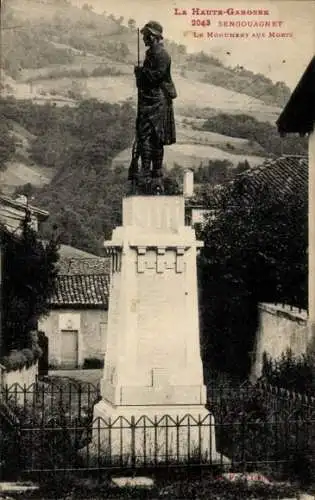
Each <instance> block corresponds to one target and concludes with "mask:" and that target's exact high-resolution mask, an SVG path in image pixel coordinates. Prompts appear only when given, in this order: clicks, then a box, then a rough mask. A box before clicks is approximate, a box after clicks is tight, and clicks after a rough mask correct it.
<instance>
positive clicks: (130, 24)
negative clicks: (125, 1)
mask: <svg viewBox="0 0 315 500" xmlns="http://www.w3.org/2000/svg"><path fill="white" fill-rule="evenodd" d="M136 27H137V25H136V21H135V20H134V19H132V18H130V19H128V28H129V29H130V30H131V31H134V30H135V29H136Z"/></svg>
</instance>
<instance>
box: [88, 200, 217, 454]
mask: <svg viewBox="0 0 315 500" xmlns="http://www.w3.org/2000/svg"><path fill="white" fill-rule="evenodd" d="M184 209H185V206H184V198H183V197H175V196H174V197H173V196H172V197H170V196H147V197H144V196H133V197H129V198H125V199H124V200H123V225H122V227H117V228H116V229H115V230H114V231H113V235H112V240H111V241H110V242H106V244H105V245H106V247H107V249H108V253H110V254H111V255H112V265H113V275H112V281H111V290H110V299H109V313H108V334H107V345H106V354H105V368H104V376H103V379H102V381H101V395H102V401H100V402H99V403H98V404H97V405H96V406H95V408H94V418H97V417H101V419H102V423H101V424H99V427H104V429H103V431H102V432H101V435H102V437H101V442H102V443H103V445H104V450H105V449H106V450H107V452H108V450H109V453H110V455H111V456H113V455H117V456H118V455H119V454H123V455H124V456H130V454H136V455H137V456H138V457H139V456H140V457H141V456H148V454H149V455H150V456H151V455H152V456H153V455H155V458H156V459H160V460H163V459H164V458H165V453H166V454H167V456H170V455H172V456H173V454H175V455H176V456H177V458H178V457H179V456H180V457H181V458H185V457H186V458H187V456H188V455H189V456H191V454H192V453H196V452H197V451H196V450H198V453H199V454H200V453H202V456H207V457H208V459H210V460H217V459H218V456H217V453H216V446H215V433H214V422H213V418H212V416H211V415H209V413H208V411H207V410H206V408H205V406H204V405H205V403H206V387H205V385H204V384H203V370H202V362H201V356H200V339H199V314H198V293H197V270H196V251H197V249H198V247H201V246H202V243H201V242H199V241H196V237H195V232H194V231H193V230H192V229H191V228H190V227H187V226H185V222H184V221H185V213H184ZM165 415H168V419H169V420H168V423H167V422H166V421H165V417H164V416H165ZM187 415H190V417H189V418H190V423H189V418H188V421H187ZM144 416H145V418H144ZM119 417H124V420H123V421H122V420H121V419H119ZM142 417H143V418H142ZM145 420H146V422H145V423H143V422H144V421H145ZM122 422H123V423H122ZM158 422H160V424H159V428H158V429H157V423H158ZM129 424H130V426H129ZM107 426H109V428H107ZM122 427H123V430H122ZM188 427H190V429H189V430H188ZM166 428H167V429H168V430H167V434H165V432H166V431H165V429H166ZM144 429H145V430H144ZM95 432H96V430H95ZM95 432H94V435H95ZM98 434H99V432H98ZM185 436H186V437H185ZM95 438H96V436H95ZM98 440H99V441H100V438H99V436H98ZM198 443H199V444H198ZM161 450H164V451H161ZM194 450H195V451H194ZM175 455H174V456H175Z"/></svg>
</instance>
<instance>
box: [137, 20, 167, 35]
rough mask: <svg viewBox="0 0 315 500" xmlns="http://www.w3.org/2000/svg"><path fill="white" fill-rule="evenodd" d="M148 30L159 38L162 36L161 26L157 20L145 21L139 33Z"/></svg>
mask: <svg viewBox="0 0 315 500" xmlns="http://www.w3.org/2000/svg"><path fill="white" fill-rule="evenodd" d="M146 31H148V32H149V33H151V34H152V35H154V36H158V37H159V38H163V27H162V26H161V24H160V23H158V22H157V21H149V22H147V23H146V24H145V25H144V26H143V28H142V29H141V30H140V33H145V32H146Z"/></svg>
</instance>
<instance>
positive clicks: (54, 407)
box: [2, 380, 315, 476]
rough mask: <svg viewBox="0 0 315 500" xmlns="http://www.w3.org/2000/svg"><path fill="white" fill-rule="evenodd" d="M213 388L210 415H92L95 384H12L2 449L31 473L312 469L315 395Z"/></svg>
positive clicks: (6, 392) (314, 463) (12, 464)
mask: <svg viewBox="0 0 315 500" xmlns="http://www.w3.org/2000/svg"><path fill="white" fill-rule="evenodd" d="M208 396H209V410H210V413H209V414H206V415H204V414H203V415H198V416H196V415H190V414H187V415H184V416H181V417H179V416H175V417H174V416H172V415H163V414H161V415H159V416H154V417H153V418H150V417H149V416H148V415H139V417H135V416H133V417H130V418H125V417H122V416H119V417H117V418H115V419H114V418H93V407H94V404H95V403H96V402H98V401H99V399H100V389H99V386H98V385H93V384H90V383H76V382H73V381H70V380H68V381H66V380H63V381H62V382H61V381H58V380H51V381H49V382H37V383H36V384H33V385H32V386H31V387H21V386H18V385H15V386H13V387H10V388H8V387H7V388H5V389H4V390H3V392H2V400H3V401H4V402H5V403H6V404H8V405H9V406H10V408H12V409H13V410H14V412H15V414H16V416H17V419H18V423H17V424H16V425H15V428H14V430H13V433H12V432H11V434H10V435H9V434H8V439H7V442H6V440H5V436H4V438H3V442H2V456H4V457H6V458H5V459H6V460H7V463H8V464H9V465H8V467H9V466H10V468H11V469H12V470H13V469H15V470H19V471H23V472H24V473H27V474H35V473H44V472H57V471H64V472H70V471H81V472H83V471H88V472H92V471H97V473H102V471H108V470H116V469H123V470H126V469H137V468H138V469H143V468H145V469H147V468H154V469H156V468H161V467H209V466H214V465H216V466H218V467H232V468H233V470H257V469H259V470H263V471H271V470H272V471H273V472H274V471H276V472H278V473H279V474H284V475H285V474H290V475H291V476H292V471H293V472H294V471H296V470H297V469H298V468H299V467H300V469H301V468H302V469H303V470H302V473H306V472H307V471H310V470H311V471H313V472H312V473H314V471H315V425H314V424H315V401H314V398H310V397H307V396H303V395H298V394H294V393H290V392H289V391H285V390H280V389H276V388H272V387H271V386H266V385H263V384H257V385H251V384H246V385H243V386H241V387H239V388H238V389H235V388H234V389H230V388H228V387H226V386H225V387H215V386H213V387H211V385H210V387H209V392H208ZM213 417H214V418H213ZM12 442H16V443H17V446H16V447H15V446H14V447H13V446H12ZM12 450H14V451H12ZM16 450H18V451H19V453H16ZM8 457H9V458H8ZM10 460H11V462H10Z"/></svg>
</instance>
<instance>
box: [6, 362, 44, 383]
mask: <svg viewBox="0 0 315 500" xmlns="http://www.w3.org/2000/svg"><path fill="white" fill-rule="evenodd" d="M37 375H38V363H37V362H36V363H34V364H32V366H30V367H28V368H27V367H26V366H25V367H24V368H22V369H21V370H14V371H11V372H8V371H6V370H5V369H4V370H3V372H2V383H3V385H4V386H7V387H11V386H12V385H14V384H19V385H20V386H21V387H22V388H24V386H25V387H29V386H30V385H32V384H34V383H35V382H36V378H37Z"/></svg>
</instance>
